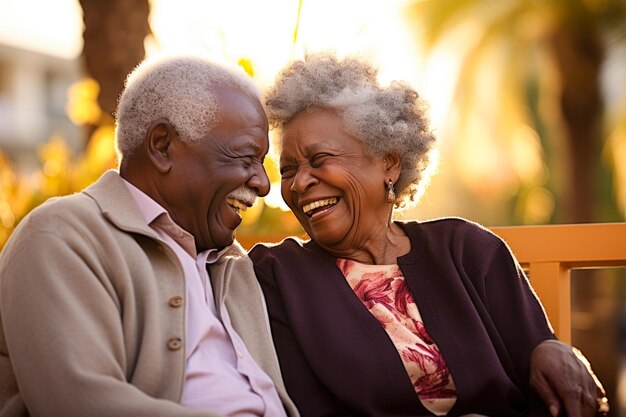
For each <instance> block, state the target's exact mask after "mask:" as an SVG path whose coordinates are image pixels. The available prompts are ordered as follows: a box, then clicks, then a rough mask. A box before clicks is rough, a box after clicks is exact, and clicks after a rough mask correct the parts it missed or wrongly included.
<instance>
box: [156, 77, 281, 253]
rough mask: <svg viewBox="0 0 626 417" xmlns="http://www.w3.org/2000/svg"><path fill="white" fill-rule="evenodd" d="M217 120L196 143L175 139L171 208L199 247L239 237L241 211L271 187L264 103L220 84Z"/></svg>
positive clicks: (227, 241)
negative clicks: (235, 236)
mask: <svg viewBox="0 0 626 417" xmlns="http://www.w3.org/2000/svg"><path fill="white" fill-rule="evenodd" d="M217 100H218V112H217V115H216V116H217V123H216V125H215V127H214V128H213V129H211V131H209V132H207V134H206V136H205V137H203V138H200V139H199V140H197V141H195V142H194V143H183V142H181V141H180V140H175V144H174V149H173V151H174V155H173V156H172V158H173V159H172V162H173V164H172V171H171V173H170V174H172V175H173V177H170V180H169V181H168V187H169V188H170V190H169V192H167V194H168V196H169V198H168V199H167V200H168V201H167V202H166V206H167V210H168V212H170V215H171V216H172V218H173V219H174V221H175V222H176V223H177V224H178V225H180V226H181V227H182V228H184V229H185V230H187V231H188V232H189V233H191V234H192V235H193V236H194V237H195V240H196V247H197V249H198V251H199V252H200V251H203V250H206V249H212V248H218V249H219V248H223V247H225V246H228V245H230V244H231V243H232V242H233V239H234V231H235V229H236V228H237V226H239V224H240V223H241V215H240V211H241V210H245V209H246V208H247V207H249V206H251V205H252V204H253V203H254V201H255V199H256V197H257V196H265V195H267V193H268V192H269V179H268V178H267V174H266V173H265V170H264V168H263V159H264V158H265V155H266V154H267V152H268V149H269V141H268V122H267V117H266V115H265V112H264V111H263V108H262V106H261V103H260V102H259V101H258V100H257V99H255V98H252V97H250V96H249V95H247V94H245V93H242V92H240V91H238V90H234V89H230V88H226V87H221V88H218V89H217Z"/></svg>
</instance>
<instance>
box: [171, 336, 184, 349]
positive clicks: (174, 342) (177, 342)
mask: <svg viewBox="0 0 626 417" xmlns="http://www.w3.org/2000/svg"><path fill="white" fill-rule="evenodd" d="M182 346H183V340H182V339H181V338H180V337H172V338H170V340H168V341H167V348H168V349H169V350H172V351H174V350H178V349H180V348H181V347H182Z"/></svg>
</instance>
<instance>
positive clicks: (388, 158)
mask: <svg viewBox="0 0 626 417" xmlns="http://www.w3.org/2000/svg"><path fill="white" fill-rule="evenodd" d="M383 163H384V166H385V174H386V177H387V178H390V179H391V180H392V181H393V182H394V183H395V182H396V181H397V180H398V177H399V176H400V157H399V156H398V154H397V153H395V152H394V153H388V154H387V155H385V156H384V157H383Z"/></svg>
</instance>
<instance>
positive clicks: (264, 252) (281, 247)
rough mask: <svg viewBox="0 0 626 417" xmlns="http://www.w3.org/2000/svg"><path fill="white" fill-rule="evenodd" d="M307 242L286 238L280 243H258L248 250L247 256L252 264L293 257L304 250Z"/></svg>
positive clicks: (291, 237)
mask: <svg viewBox="0 0 626 417" xmlns="http://www.w3.org/2000/svg"><path fill="white" fill-rule="evenodd" d="M308 242H309V241H308V240H304V239H301V238H299V237H297V236H289V237H286V238H284V239H283V240H282V241H280V242H259V243H256V244H255V245H254V246H253V247H252V249H250V251H249V252H248V255H249V256H250V258H251V259H252V261H253V262H254V263H257V262H260V261H262V260H264V259H268V258H282V257H284V256H293V255H295V254H297V253H298V252H300V251H302V250H304V248H305V245H306V244H307V243H308Z"/></svg>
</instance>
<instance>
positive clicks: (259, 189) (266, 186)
mask: <svg viewBox="0 0 626 417" xmlns="http://www.w3.org/2000/svg"><path fill="white" fill-rule="evenodd" d="M248 187H250V188H252V189H254V190H255V191H256V193H257V195H258V196H259V197H265V196H266V195H267V193H269V192H270V179H269V178H268V177H267V173H266V172H265V168H264V167H263V165H262V164H259V168H258V169H257V170H256V172H255V173H254V175H253V176H252V177H250V179H249V180H248Z"/></svg>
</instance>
